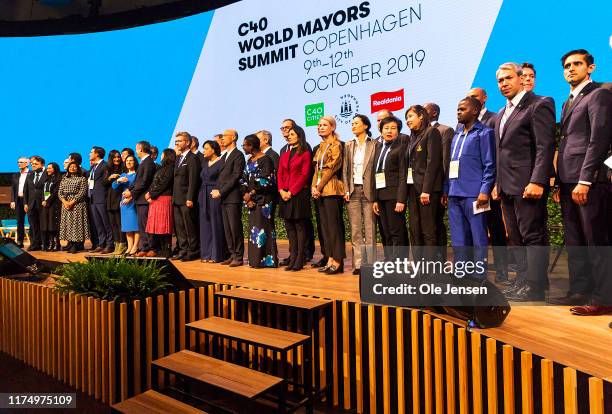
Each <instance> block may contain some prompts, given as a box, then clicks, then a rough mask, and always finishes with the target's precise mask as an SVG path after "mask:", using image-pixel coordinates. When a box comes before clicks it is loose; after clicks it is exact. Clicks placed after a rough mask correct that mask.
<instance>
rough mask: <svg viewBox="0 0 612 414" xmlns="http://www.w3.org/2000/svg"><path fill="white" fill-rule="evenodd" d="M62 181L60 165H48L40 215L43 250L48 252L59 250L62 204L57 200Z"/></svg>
mask: <svg viewBox="0 0 612 414" xmlns="http://www.w3.org/2000/svg"><path fill="white" fill-rule="evenodd" d="M61 179H62V175H61V173H60V169H59V165H57V163H55V162H52V163H49V165H47V177H46V178H45V183H44V184H43V202H42V210H41V214H40V231H41V232H42V242H43V245H42V249H43V250H45V251H48V252H54V251H56V250H59V248H60V242H59V236H58V234H59V224H60V211H61V204H60V202H59V200H58V198H57V193H58V191H59V184H60V181H61Z"/></svg>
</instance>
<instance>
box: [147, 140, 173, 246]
mask: <svg viewBox="0 0 612 414" xmlns="http://www.w3.org/2000/svg"><path fill="white" fill-rule="evenodd" d="M175 163H176V153H175V152H174V150H171V149H169V148H166V149H165V150H163V151H162V156H161V164H160V166H159V168H158V169H157V171H156V172H155V175H154V176H153V181H152V182H151V186H150V187H149V191H148V192H147V193H146V194H145V200H147V202H148V203H149V213H148V215H147V227H146V231H147V233H148V234H150V235H152V236H153V238H154V239H155V240H156V242H155V243H154V245H157V246H159V247H160V252H156V251H155V250H149V251H148V252H146V256H147V257H155V256H157V255H158V253H160V254H161V256H162V257H165V258H168V257H170V256H171V253H172V228H173V210H172V185H173V183H174V164H175Z"/></svg>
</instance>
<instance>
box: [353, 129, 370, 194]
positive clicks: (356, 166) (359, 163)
mask: <svg viewBox="0 0 612 414" xmlns="http://www.w3.org/2000/svg"><path fill="white" fill-rule="evenodd" d="M370 139H371V138H370V137H366V139H365V141H363V144H362V145H359V139H357V138H355V154H354V155H353V184H355V185H363V161H364V160H365V150H366V144H367V143H368V141H369V140H370Z"/></svg>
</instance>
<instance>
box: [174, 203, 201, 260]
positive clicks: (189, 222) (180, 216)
mask: <svg viewBox="0 0 612 414" xmlns="http://www.w3.org/2000/svg"><path fill="white" fill-rule="evenodd" d="M173 210H174V231H175V233H176V244H177V246H178V250H179V252H180V253H182V254H189V255H198V256H199V254H200V243H199V239H198V234H199V228H198V225H197V223H198V220H197V217H196V216H197V214H198V209H197V208H195V207H193V208H189V207H187V206H186V205H184V204H183V205H176V204H175V205H174V209H173Z"/></svg>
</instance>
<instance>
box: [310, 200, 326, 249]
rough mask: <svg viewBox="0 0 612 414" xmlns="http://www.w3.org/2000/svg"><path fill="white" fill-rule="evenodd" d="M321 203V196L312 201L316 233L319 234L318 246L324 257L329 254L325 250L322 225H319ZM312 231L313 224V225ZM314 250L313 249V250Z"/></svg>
mask: <svg viewBox="0 0 612 414" xmlns="http://www.w3.org/2000/svg"><path fill="white" fill-rule="evenodd" d="M322 204H323V198H322V197H321V198H318V199H316V200H315V203H314V211H315V219H316V220H317V234H318V235H319V248H320V249H321V254H322V255H323V258H324V259H327V258H328V257H329V254H327V252H326V251H325V238H324V237H323V226H322V225H321V205H322ZM313 232H314V226H313ZM313 251H314V250H313Z"/></svg>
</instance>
